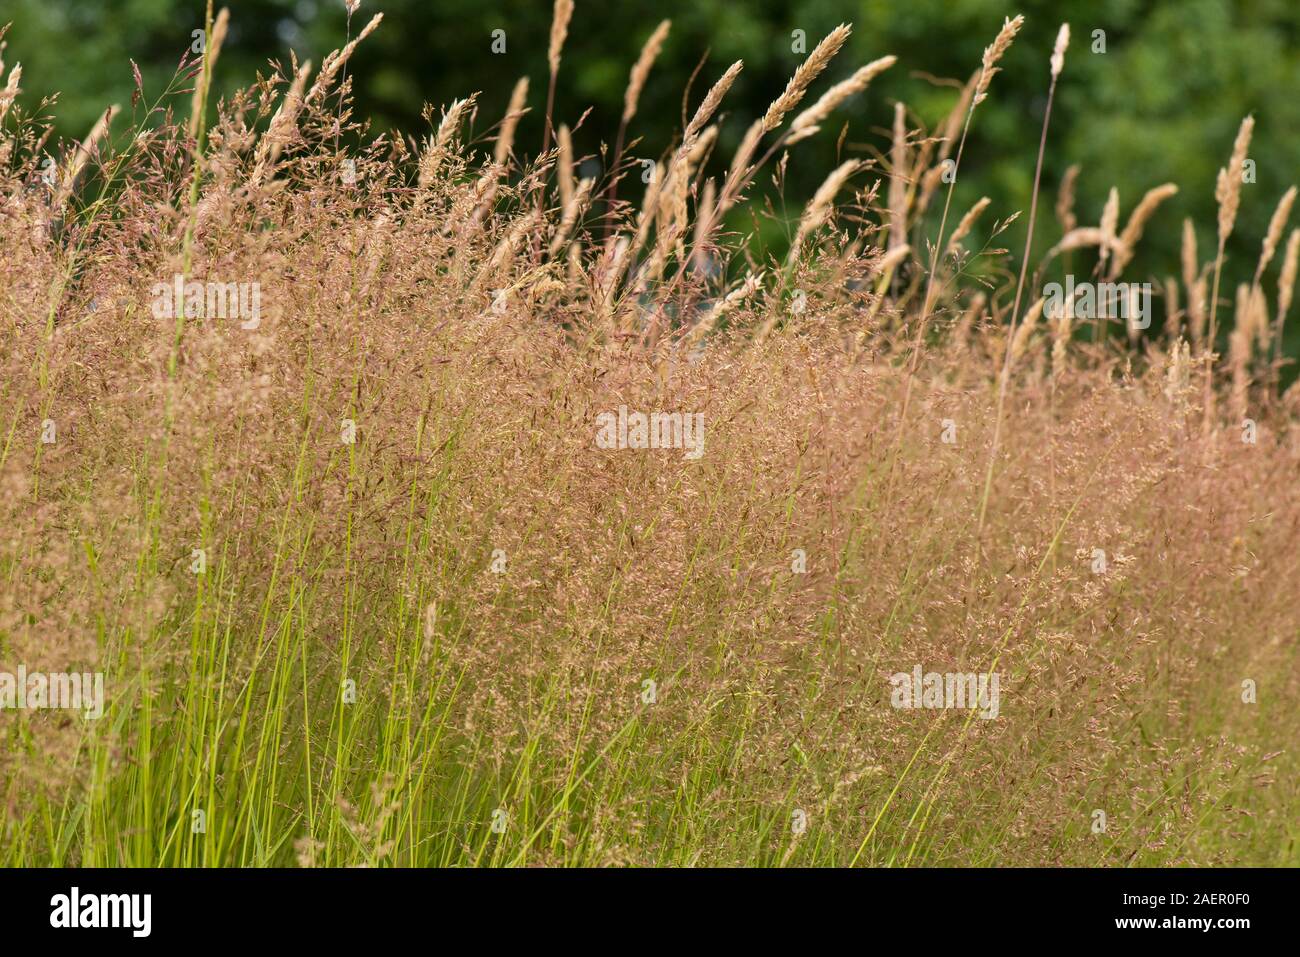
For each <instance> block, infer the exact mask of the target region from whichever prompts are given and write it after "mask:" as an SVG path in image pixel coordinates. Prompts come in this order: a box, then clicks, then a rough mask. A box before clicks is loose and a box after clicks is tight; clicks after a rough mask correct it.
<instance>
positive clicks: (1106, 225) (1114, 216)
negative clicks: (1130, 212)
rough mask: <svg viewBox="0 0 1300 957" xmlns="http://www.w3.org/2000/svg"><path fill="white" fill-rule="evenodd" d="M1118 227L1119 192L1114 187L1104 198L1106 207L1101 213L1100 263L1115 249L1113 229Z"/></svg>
mask: <svg viewBox="0 0 1300 957" xmlns="http://www.w3.org/2000/svg"><path fill="white" fill-rule="evenodd" d="M1117 226H1119V190H1117V189H1116V188H1115V187H1114V186H1112V187H1111V188H1110V193H1108V194H1107V196H1106V205H1105V207H1104V208H1103V209H1102V211H1101V223H1100V224H1099V228H1100V229H1101V251H1100V255H1101V261H1102V262H1105V261H1106V260H1107V258H1108V257H1109V256H1110V253H1111V251H1112V250H1113V249H1114V248H1115V242H1116V235H1115V228H1116V227H1117Z"/></svg>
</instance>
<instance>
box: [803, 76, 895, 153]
mask: <svg viewBox="0 0 1300 957" xmlns="http://www.w3.org/2000/svg"><path fill="white" fill-rule="evenodd" d="M897 62H898V57H896V56H882V57H881V58H880V59H879V60H872V61H871V62H870V63H868V64H867V65H866V66H864V67H860V68H859V69H858V70H857V72H855V73H854V74H853V75H852V76H851V77H849V78H848V79H847V80H841V81H840V82H839V83H836V84H835V85H834V86H833V87H831V88H830V89H829V90H827V91H826V92H825V93H823V94H822V95H821V98H820V99H818V100H817V102H816V103H814V104H813V105H812V106H810V107H808V108H807V109H806V110H804V111H803V112H802V113H800V114H799V115H798V116H796V117H795V118H794V122H793V123H791V124H790V132H791V134H792V135H791V137H790V142H794V141H795V135H793V134H799V133H802V132H803V131H805V130H807V129H809V128H810V127H816V126H818V125H820V124H821V123H823V122H824V121H825V120H826V119H827V118H828V117H829V116H830V115H831V114H832V113H834V112H835V110H837V109H838V108H839V107H840V104H842V103H843V102H844V101H845V100H847V99H848V98H849V97H851V96H856V95H857V94H859V93H861V92H862V91H863V90H865V89H866V88H867V87H868V86H869V85H870V84H871V81H872V80H874V79H875V78H876V77H878V76H879V75H880V74H882V73H884V72H885V71H886V70H888V69H889V68H890V67H891V66H893V65H894V64H895V63H897ZM801 138H802V137H801Z"/></svg>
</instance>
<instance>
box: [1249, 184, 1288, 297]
mask: <svg viewBox="0 0 1300 957" xmlns="http://www.w3.org/2000/svg"><path fill="white" fill-rule="evenodd" d="M1295 197H1296V188H1295V187H1294V186H1292V187H1291V188H1290V189H1288V190H1287V191H1286V192H1285V193H1283V194H1282V198H1281V199H1280V200H1278V204H1277V209H1275V210H1273V218H1272V219H1270V220H1269V221H1268V232H1267V233H1265V234H1264V245H1263V246H1262V247H1261V249H1260V252H1259V264H1258V265H1257V266H1256V267H1255V285H1259V280H1260V277H1262V276H1263V275H1264V270H1265V269H1267V268H1268V264H1269V263H1270V262H1272V261H1273V256H1274V254H1276V253H1277V244H1278V243H1279V242H1280V241H1281V239H1282V230H1284V229H1286V221H1287V220H1288V219H1289V218H1290V217H1291V206H1292V204H1293V203H1295Z"/></svg>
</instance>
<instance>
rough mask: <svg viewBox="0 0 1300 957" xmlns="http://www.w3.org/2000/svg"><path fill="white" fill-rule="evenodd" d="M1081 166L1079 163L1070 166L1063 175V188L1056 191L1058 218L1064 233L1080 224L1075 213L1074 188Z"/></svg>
mask: <svg viewBox="0 0 1300 957" xmlns="http://www.w3.org/2000/svg"><path fill="white" fill-rule="evenodd" d="M1081 168H1082V167H1080V166H1079V164H1078V163H1074V164H1072V165H1071V166H1070V167H1068V168H1067V169H1066V171H1065V175H1064V176H1062V177H1061V188H1060V189H1059V190H1057V193H1056V218H1057V220H1058V221H1060V223H1061V231H1062V232H1063V233H1068V232H1069V231H1070V230H1072V229H1074V227H1075V226H1077V225H1079V219H1078V217H1077V216H1075V215H1074V188H1075V184H1076V183H1077V182H1078V180H1079V170H1080V169H1081Z"/></svg>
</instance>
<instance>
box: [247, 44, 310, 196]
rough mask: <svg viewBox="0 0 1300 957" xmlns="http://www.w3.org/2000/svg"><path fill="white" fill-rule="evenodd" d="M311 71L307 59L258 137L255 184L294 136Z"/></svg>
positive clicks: (252, 178)
mask: <svg viewBox="0 0 1300 957" xmlns="http://www.w3.org/2000/svg"><path fill="white" fill-rule="evenodd" d="M310 74H311V60H308V61H306V62H305V63H303V64H302V66H300V67H298V69H297V70H296V71H295V72H294V75H293V80H291V81H290V83H289V90H288V92H286V93H285V95H284V99H283V100H282V101H281V103H280V105H279V107H277V108H276V111H275V113H274V114H273V115H272V116H271V122H270V124H269V125H268V126H267V128H266V132H265V133H264V134H262V138H261V139H260V140H258V143H257V150H256V152H255V154H254V157H255V159H256V164H255V166H254V168H253V175H252V177H251V181H252V182H253V183H254V184H256V183H259V182H261V180H262V178H263V177H264V176H265V175H266V172H267V170H268V169H269V168H270V167H272V166H274V165H275V164H276V163H277V162H279V160H280V153H281V151H282V150H283V149H284V148H285V147H286V146H287V145H288V144H289V142H290V141H291V140H292V139H293V134H294V133H295V132H296V130H297V128H298V127H297V124H298V114H299V113H300V112H301V111H302V107H303V103H304V102H305V101H304V99H303V92H302V91H303V90H304V89H306V87H307V77H308V76H309V75H310Z"/></svg>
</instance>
